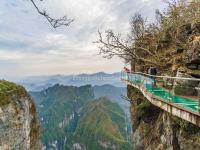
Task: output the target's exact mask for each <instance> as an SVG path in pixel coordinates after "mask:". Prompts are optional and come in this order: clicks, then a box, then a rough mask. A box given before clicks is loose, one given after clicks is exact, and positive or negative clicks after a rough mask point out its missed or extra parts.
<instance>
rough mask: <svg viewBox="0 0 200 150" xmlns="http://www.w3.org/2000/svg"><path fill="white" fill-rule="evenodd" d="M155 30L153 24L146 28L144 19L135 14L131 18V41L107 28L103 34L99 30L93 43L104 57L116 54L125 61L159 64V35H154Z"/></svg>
mask: <svg viewBox="0 0 200 150" xmlns="http://www.w3.org/2000/svg"><path fill="white" fill-rule="evenodd" d="M157 30H158V29H157V28H156V26H155V25H152V26H149V27H148V30H147V25H146V21H145V19H144V18H143V17H142V16H141V15H140V14H135V16H134V17H133V18H132V19H131V36H129V37H131V42H128V41H129V40H124V39H123V38H122V37H121V35H120V34H115V33H114V32H113V31H112V30H107V31H105V35H103V34H102V33H101V32H100V31H99V32H98V34H99V40H98V41H96V42H94V43H96V44H98V47H99V50H100V54H103V57H105V58H109V59H110V58H112V57H113V56H118V57H120V58H122V59H124V60H125V61H126V62H131V61H135V62H136V63H137V62H138V63H139V62H143V63H148V64H153V65H160V64H159V61H161V60H160V58H158V56H157V50H158V45H159V38H160V37H159V35H157V36H156V35H155V34H156V32H158V31H157ZM147 31H148V32H147ZM157 38H158V39H157ZM155 39H157V40H155ZM149 56H150V57H149Z"/></svg>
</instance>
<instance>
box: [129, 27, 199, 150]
mask: <svg viewBox="0 0 200 150" xmlns="http://www.w3.org/2000/svg"><path fill="white" fill-rule="evenodd" d="M177 39H179V40H177V41H182V42H183V43H185V44H184V47H182V46H181V45H179V43H170V42H169V43H168V47H170V44H171V45H173V46H174V47H175V49H176V51H175V52H173V55H171V56H169V58H171V59H172V60H173V63H172V64H170V65H167V64H166V65H165V66H164V67H163V68H164V69H163V68H159V72H160V74H161V75H167V76H176V77H183V78H191V77H196V78H200V71H199V70H200V23H195V24H186V25H184V26H182V27H180V29H179V31H178V32H177ZM168 47H166V46H165V47H164V48H166V49H167V48H168ZM145 65H148V64H145ZM135 66H136V67H135ZM138 66H140V64H134V66H133V65H132V70H135V69H136V72H137V71H142V70H138V69H137V68H140V67H141V66H140V67H138ZM163 81H164V83H163V86H164V87H165V88H166V89H169V90H170V91H172V92H173V93H174V94H177V95H182V96H197V95H198V94H199V93H198V91H197V90H196V87H200V84H199V81H190V80H181V79H164V80H163ZM128 97H129V98H130V99H131V103H132V106H131V114H132V122H133V143H134V149H135V150H199V149H200V128H199V127H197V126H195V125H192V124H191V123H189V122H187V121H184V120H182V119H180V118H178V117H175V116H172V115H171V114H169V113H167V112H165V111H163V110H161V109H160V108H158V107H156V106H154V105H152V104H151V103H150V102H149V101H148V100H147V99H146V98H145V97H144V96H143V95H142V93H141V92H140V91H139V90H137V89H136V88H134V87H131V86H128Z"/></svg>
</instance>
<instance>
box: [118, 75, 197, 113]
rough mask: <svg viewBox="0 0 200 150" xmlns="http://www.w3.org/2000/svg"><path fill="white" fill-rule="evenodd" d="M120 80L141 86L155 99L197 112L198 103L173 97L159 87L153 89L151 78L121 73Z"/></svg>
mask: <svg viewBox="0 0 200 150" xmlns="http://www.w3.org/2000/svg"><path fill="white" fill-rule="evenodd" d="M122 79H124V80H127V81H129V82H131V83H132V84H136V85H143V86H144V87H145V88H146V90H147V91H148V92H150V93H152V94H153V95H154V96H156V97H159V98H161V99H162V100H165V101H168V102H171V103H174V104H176V105H179V106H181V107H183V108H186V109H189V110H191V111H194V112H199V102H198V101H195V100H192V99H189V98H184V97H181V96H177V95H174V94H172V93H171V92H170V91H168V90H166V89H164V88H163V87H161V86H159V85H157V86H156V87H154V85H153V79H152V78H151V77H145V76H143V75H140V74H130V73H126V72H122Z"/></svg>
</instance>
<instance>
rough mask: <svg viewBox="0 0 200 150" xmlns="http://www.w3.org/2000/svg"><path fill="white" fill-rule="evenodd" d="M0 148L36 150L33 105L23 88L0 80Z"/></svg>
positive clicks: (36, 127)
mask: <svg viewBox="0 0 200 150" xmlns="http://www.w3.org/2000/svg"><path fill="white" fill-rule="evenodd" d="M0 149H1V150H11V149H19V150H38V149H40V143H39V126H38V123H37V117H36V108H35V105H34V103H33V101H32V99H31V98H30V96H29V95H28V94H27V92H26V91H25V89H24V88H23V87H21V86H18V85H16V84H14V83H10V82H7V81H2V80H1V81H0Z"/></svg>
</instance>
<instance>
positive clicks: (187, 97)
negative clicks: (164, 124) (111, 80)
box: [121, 71, 200, 112]
mask: <svg viewBox="0 0 200 150" xmlns="http://www.w3.org/2000/svg"><path fill="white" fill-rule="evenodd" d="M121 78H122V79H123V80H126V81H128V82H130V83H131V84H135V85H138V86H143V87H144V88H146V90H147V91H148V92H150V93H152V94H153V95H154V96H157V97H160V98H162V99H164V100H166V101H168V102H171V103H174V104H177V105H179V106H181V107H184V108H186V109H190V110H192V111H195V112H199V96H198V95H199V88H198V85H199V83H200V79H197V78H188V77H171V76H154V75H150V74H145V73H141V72H124V71H122V72H121Z"/></svg>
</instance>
